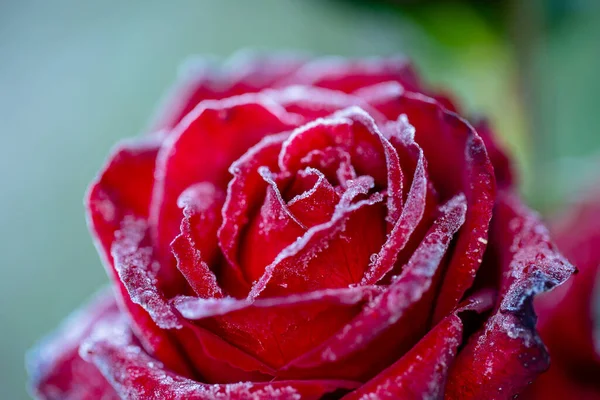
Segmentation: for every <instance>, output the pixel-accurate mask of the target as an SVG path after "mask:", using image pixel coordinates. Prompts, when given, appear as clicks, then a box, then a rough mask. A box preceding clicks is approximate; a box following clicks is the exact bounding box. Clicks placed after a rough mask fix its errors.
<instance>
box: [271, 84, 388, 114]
mask: <svg viewBox="0 0 600 400" xmlns="http://www.w3.org/2000/svg"><path fill="white" fill-rule="evenodd" d="M262 93H263V94H264V95H266V96H268V97H270V98H272V99H273V100H274V101H276V102H277V103H279V104H281V105H282V106H283V107H284V108H285V109H286V110H287V111H288V112H291V113H294V114H298V115H302V116H303V117H305V118H306V120H307V121H312V120H315V119H317V118H325V117H328V116H330V115H331V114H333V113H335V112H336V111H339V110H343V109H345V108H348V107H353V106H357V107H360V108H361V109H363V110H365V111H366V112H367V114H369V115H370V116H371V117H372V118H373V119H374V120H375V121H377V122H378V123H381V122H384V121H386V120H387V119H386V117H385V116H384V115H383V114H381V113H380V112H379V111H377V109H375V108H374V107H372V106H371V105H370V104H369V102H367V101H365V100H364V99H362V98H360V97H359V96H354V95H351V94H347V93H344V92H340V91H339V90H330V89H323V88H318V87H313V86H298V85H294V86H287V87H283V88H279V89H268V90H265V91H263V92H262Z"/></svg>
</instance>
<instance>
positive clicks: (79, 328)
mask: <svg viewBox="0 0 600 400" xmlns="http://www.w3.org/2000/svg"><path fill="white" fill-rule="evenodd" d="M118 314H119V309H118V308H117V303H116V301H115V298H114V296H113V294H112V292H110V291H109V290H104V291H102V293H99V294H98V295H96V297H95V298H94V299H93V300H92V301H91V302H90V303H89V304H87V305H85V306H84V307H82V308H81V309H80V310H78V311H77V312H75V313H73V314H72V315H71V316H70V317H69V319H68V320H66V321H65V322H64V323H63V324H62V325H61V327H60V328H59V329H58V330H57V331H56V332H54V333H53V334H52V335H51V336H49V337H47V338H45V339H44V340H43V341H42V342H40V343H39V344H38V345H37V346H36V347H35V348H34V349H33V350H30V352H29V353H28V354H27V371H28V372H29V376H30V378H31V382H30V383H29V385H30V390H31V393H32V395H33V396H34V397H36V398H39V399H48V400H63V399H71V400H95V399H106V400H112V399H118V398H119V397H118V396H117V393H116V392H115V391H114V390H113V388H112V386H111V385H110V384H109V383H108V382H107V381H106V380H105V379H104V377H103V376H102V374H101V373H100V371H98V369H97V368H96V367H95V366H94V365H93V364H90V363H88V362H87V361H84V360H83V359H82V358H81V357H80V356H79V346H80V345H81V343H82V341H83V340H85V339H86V338H87V337H88V336H89V334H90V333H91V331H92V329H93V327H94V325H95V324H97V323H98V322H99V321H101V320H103V319H107V318H110V317H111V316H114V315H118Z"/></svg>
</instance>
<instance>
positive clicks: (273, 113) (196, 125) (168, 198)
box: [150, 95, 299, 268]
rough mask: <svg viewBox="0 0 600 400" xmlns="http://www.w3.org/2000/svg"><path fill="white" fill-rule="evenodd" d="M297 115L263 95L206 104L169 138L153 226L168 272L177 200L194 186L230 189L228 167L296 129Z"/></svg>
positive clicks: (155, 195)
mask: <svg viewBox="0 0 600 400" xmlns="http://www.w3.org/2000/svg"><path fill="white" fill-rule="evenodd" d="M298 118H299V117H298V116H294V115H292V114H289V113H287V112H286V111H285V110H284V109H283V108H281V107H280V106H278V105H277V104H276V103H274V102H271V101H269V100H268V99H265V98H263V97H260V96H258V95H256V96H255V95H248V96H240V97H233V98H229V99H226V100H222V101H208V100H207V101H204V102H202V103H201V104H199V105H198V107H196V108H195V109H194V111H193V112H191V113H190V114H188V115H187V116H186V117H185V118H184V119H183V120H182V121H181V122H180V123H179V124H178V125H177V127H176V128H175V130H174V132H173V133H172V134H171V135H170V136H169V137H168V138H167V139H166V141H165V143H164V144H163V146H162V148H161V150H160V153H159V155H158V158H157V165H156V174H155V177H156V183H155V186H154V190H153V195H152V204H151V213H150V223H151V227H152V230H153V238H154V240H155V242H156V247H157V249H158V251H159V256H160V257H161V260H163V262H162V263H163V264H166V265H164V266H163V267H164V268H168V267H169V265H170V264H171V263H169V261H170V258H169V257H168V256H169V255H170V252H169V244H170V243H171V241H172V240H173V239H174V238H175V236H177V234H178V233H179V221H180V220H181V212H180V211H179V208H178V207H177V199H178V198H179V196H180V195H181V193H182V192H183V191H184V190H185V189H186V188H188V187H189V186H190V185H192V184H195V183H199V182H210V183H212V184H214V185H215V186H216V187H218V188H222V189H225V187H226V186H227V183H228V181H229V179H230V175H229V166H230V165H231V163H232V162H234V161H235V160H236V159H238V158H239V157H240V156H241V155H242V154H244V153H245V152H246V151H247V150H248V148H250V147H251V146H253V145H255V144H256V143H258V142H259V141H260V140H261V139H262V138H263V137H264V136H266V135H268V134H274V133H279V132H283V131H286V130H289V129H291V128H292V127H294V126H296V125H297V124H298V123H299V120H298Z"/></svg>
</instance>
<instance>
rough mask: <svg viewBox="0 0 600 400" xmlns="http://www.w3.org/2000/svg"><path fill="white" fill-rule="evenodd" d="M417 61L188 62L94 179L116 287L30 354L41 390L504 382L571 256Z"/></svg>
mask: <svg viewBox="0 0 600 400" xmlns="http://www.w3.org/2000/svg"><path fill="white" fill-rule="evenodd" d="M509 164H510V163H509V161H508V159H507V157H506V156H505V155H504V154H503V153H502V152H501V150H500V149H499V148H498V147H497V145H496V143H495V142H494V140H493V137H492V134H491V131H490V128H489V126H487V124H485V123H479V124H476V127H475V128H474V127H473V126H472V125H470V124H469V122H467V121H466V120H465V119H463V118H461V117H460V116H459V115H458V114H457V108H456V106H454V105H453V103H452V102H451V101H450V100H449V99H448V98H446V97H443V96H439V95H436V94H435V93H432V92H431V91H430V90H429V89H428V88H426V87H424V86H423V84H422V83H421V82H420V81H419V78H418V77H417V75H416V74H415V72H414V70H413V68H412V67H411V65H410V64H409V63H408V62H407V61H406V60H405V59H403V58H390V59H368V60H341V59H322V60H316V61H303V60H295V59H286V58H277V57H258V58H256V59H250V60H246V61H243V62H237V63H233V64H229V65H228V66H225V67H221V68H220V69H217V70H213V69H211V68H210V67H209V66H204V65H202V66H200V67H199V68H196V69H195V70H194V71H192V73H190V74H187V75H185V76H184V77H183V78H182V80H181V81H180V83H179V84H178V85H177V86H176V87H175V89H174V90H173V92H172V94H171V95H170V96H169V97H168V98H167V101H166V104H165V106H164V108H163V111H162V113H160V114H159V117H158V118H157V119H156V121H155V123H154V124H153V125H152V129H150V132H149V133H148V134H146V135H144V136H143V137H141V138H139V139H135V140H129V141H125V142H122V143H120V144H119V145H118V146H117V147H116V148H115V150H114V151H113V153H112V155H111V156H110V157H109V159H108V161H107V163H106V166H105V167H104V168H103V169H102V171H101V172H100V173H99V175H98V177H97V178H96V179H95V180H94V182H92V184H91V186H90V189H89V192H88V194H87V198H86V209H87V215H88V223H89V227H90V230H91V232H92V235H93V237H94V240H95V242H96V245H97V247H98V250H99V253H100V255H101V258H102V260H103V263H104V265H105V267H106V269H107V271H108V274H109V275H110V278H111V280H112V282H113V289H114V290H113V291H107V292H102V293H101V294H99V295H97V297H96V298H95V299H94V300H93V301H92V302H91V304H89V305H87V306H85V307H84V308H83V309H82V310H81V311H79V312H78V313H76V314H75V315H74V316H72V317H71V318H70V319H69V320H68V321H67V322H66V323H65V324H64V325H63V327H62V328H61V329H59V331H58V332H57V333H56V334H54V335H53V336H51V337H50V338H48V339H46V340H45V341H43V342H42V343H41V344H40V345H39V346H38V348H37V349H36V350H34V351H32V352H31V353H30V356H29V362H28V368H29V371H30V375H31V387H32V393H33V394H34V395H35V396H37V397H39V398H46V399H64V398H70V399H99V398H102V399H112V398H124V399H140V398H154V399H320V398H324V397H327V398H344V399H425V398H427V399H431V398H448V399H471V398H473V399H504V398H511V397H512V396H514V395H515V394H518V393H521V392H522V391H523V390H524V389H525V388H526V387H527V385H528V384H529V383H530V382H532V381H533V380H534V379H535V378H536V377H537V376H538V375H539V374H540V373H542V372H543V371H545V370H546V369H547V368H548V365H549V357H548V354H547V352H546V349H545V346H544V344H543V343H542V341H541V339H540V338H539V336H538V334H537V333H536V330H535V323H536V316H535V313H534V310H533V302H532V300H533V296H534V295H536V294H537V293H540V292H543V291H546V290H549V289H550V288H552V287H554V286H556V285H558V284H560V283H562V282H563V281H565V280H566V279H567V278H568V277H569V276H570V275H571V274H572V272H573V271H574V268H573V267H572V266H571V265H570V264H569V263H568V262H567V261H566V260H565V259H564V258H563V257H562V256H561V255H560V254H559V253H558V252H557V250H556V248H555V246H554V245H553V244H552V243H551V241H550V238H549V234H548V231H547V229H546V228H545V227H544V225H543V224H542V223H541V222H540V219H539V218H538V216H537V215H536V214H535V213H533V212H532V211H531V210H530V209H529V208H527V206H525V205H524V204H523V203H522V202H521V200H520V199H519V197H518V195H517V194H516V193H515V189H514V187H513V182H512V181H513V179H512V173H511V170H510V165H509Z"/></svg>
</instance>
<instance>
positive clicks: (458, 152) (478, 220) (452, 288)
mask: <svg viewBox="0 0 600 400" xmlns="http://www.w3.org/2000/svg"><path fill="white" fill-rule="evenodd" d="M370 100H371V104H372V105H373V106H374V107H376V108H377V109H378V110H379V111H381V112H382V113H383V114H384V115H386V116H387V117H388V118H389V119H391V120H396V119H397V118H398V117H399V116H400V115H402V114H405V115H406V116H407V118H408V121H409V122H410V123H411V124H412V125H413V126H414V127H415V132H414V133H415V141H416V142H417V143H418V144H419V145H420V146H421V148H422V149H423V152H424V153H425V157H426V159H427V161H428V171H429V176H430V178H431V180H432V181H433V183H434V186H435V188H436V189H437V190H438V192H439V194H440V196H441V198H442V200H444V199H447V198H449V197H451V196H454V195H456V194H457V193H464V194H465V195H466V196H467V202H468V207H467V219H466V221H465V225H464V227H463V229H462V232H461V233H460V237H459V239H458V242H457V244H456V249H455V251H454V256H453V258H452V260H451V261H450V265H449V267H448V270H447V272H446V275H445V277H444V282H445V284H444V285H443V286H442V289H441V292H440V295H439V299H438V305H437V306H436V310H435V312H434V320H435V321H439V320H441V318H443V317H444V316H445V315H447V314H448V312H449V311H450V310H452V309H453V308H454V307H455V306H456V305H457V304H458V302H459V301H460V299H461V298H462V296H463V295H464V293H465V292H466V290H467V289H468V288H470V287H471V285H472V284H473V281H474V279H475V275H476V273H477V270H478V268H479V266H480V265H481V261H482V258H483V252H484V251H485V248H486V244H487V236H488V228H489V223H490V220H491V218H492V208H493V205H494V198H495V190H496V184H495V178H494V170H493V167H492V164H491V162H490V159H489V157H488V155H487V152H486V149H485V144H484V142H483V140H482V139H481V137H479V136H478V135H477V132H475V130H474V129H473V128H472V127H471V126H470V125H469V124H468V123H467V122H466V121H464V120H463V119H461V118H460V117H458V116H457V115H456V114H454V113H452V112H449V111H448V110H446V109H445V108H444V107H442V106H441V105H440V104H438V103H437V102H436V101H435V100H434V99H431V98H429V97H426V96H424V95H422V94H416V93H411V92H407V91H405V90H404V89H403V88H402V87H400V86H398V85H397V84H394V83H390V84H386V85H379V87H378V88H377V91H376V92H375V93H372V98H371V99H370Z"/></svg>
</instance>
